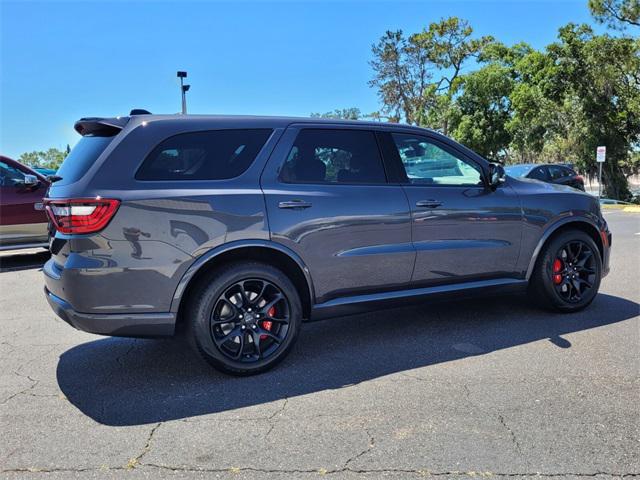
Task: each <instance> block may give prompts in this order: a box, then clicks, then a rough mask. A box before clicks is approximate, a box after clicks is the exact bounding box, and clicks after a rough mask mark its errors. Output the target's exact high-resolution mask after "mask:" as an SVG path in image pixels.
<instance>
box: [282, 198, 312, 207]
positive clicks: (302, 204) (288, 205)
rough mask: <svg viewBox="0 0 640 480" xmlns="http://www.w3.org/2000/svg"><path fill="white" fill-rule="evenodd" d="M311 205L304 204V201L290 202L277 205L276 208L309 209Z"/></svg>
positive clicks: (308, 203)
mask: <svg viewBox="0 0 640 480" xmlns="http://www.w3.org/2000/svg"><path fill="white" fill-rule="evenodd" d="M311 205H312V203H311V202H305V201H304V200H290V201H288V202H280V203H278V208H309V207H311Z"/></svg>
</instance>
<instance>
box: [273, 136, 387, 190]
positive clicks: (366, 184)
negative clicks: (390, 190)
mask: <svg viewBox="0 0 640 480" xmlns="http://www.w3.org/2000/svg"><path fill="white" fill-rule="evenodd" d="M289 128H291V129H292V130H294V131H295V137H294V138H293V141H292V143H291V145H290V147H289V149H288V150H287V155H285V157H284V159H283V160H282V161H281V162H280V164H279V166H278V176H277V181H278V183H280V184H282V185H314V186H321V187H326V186H331V187H336V186H337V187H388V186H389V185H395V184H394V183H392V182H390V180H389V172H388V170H387V165H386V162H385V157H384V155H383V152H382V148H381V146H380V141H379V139H378V133H379V130H377V129H375V128H371V127H369V126H353V127H352V126H351V125H342V124H327V125H324V124H310V125H306V124H298V125H294V126H290V127H289ZM303 130H334V131H338V132H341V131H345V130H346V131H360V132H363V131H364V132H369V133H372V134H373V137H374V140H375V142H376V148H377V149H378V156H379V158H380V162H381V164H382V171H383V173H384V177H385V181H384V182H376V183H370V182H354V183H352V182H287V181H285V180H283V179H282V167H283V166H284V164H285V163H286V161H287V159H288V158H289V154H290V153H291V149H292V148H293V146H294V145H295V142H296V140H297V138H298V135H299V134H300V132H302V131H303Z"/></svg>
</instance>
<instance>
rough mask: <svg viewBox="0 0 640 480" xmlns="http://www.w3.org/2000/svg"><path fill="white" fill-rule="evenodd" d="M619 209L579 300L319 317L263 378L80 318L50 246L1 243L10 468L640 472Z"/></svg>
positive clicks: (632, 220)
mask: <svg viewBox="0 0 640 480" xmlns="http://www.w3.org/2000/svg"><path fill="white" fill-rule="evenodd" d="M606 216H607V220H608V222H609V224H610V227H611V229H612V231H613V235H614V236H613V253H612V265H611V267H612V268H611V274H610V275H609V276H608V277H606V278H605V279H604V281H603V283H602V287H601V293H600V294H599V295H598V297H597V298H596V300H595V301H594V303H593V304H592V306H591V307H590V308H588V309H587V310H585V311H583V312H581V313H576V314H571V315H561V314H554V313H549V312H547V311H544V310H540V309H538V308H537V307H536V306H535V305H532V304H531V303H530V302H529V301H528V299H527V298H526V297H524V296H517V297H494V298H487V299H479V300H471V301H458V302H452V303H448V304H438V305H423V306H419V307H405V308H400V309H395V310H387V311H380V312H376V313H371V314H365V315H357V316H352V317H344V318H338V319H333V320H327V321H323V322H317V323H312V324H306V325H304V328H303V330H302V334H301V337H300V340H299V342H298V344H297V346H296V348H295V349H294V351H293V352H292V354H291V355H290V356H289V357H288V358H287V359H286V360H285V362H283V363H282V364H281V365H280V366H279V367H277V368H276V369H275V370H273V371H271V372H269V373H266V374H263V375H260V376H257V377H249V378H233V377H228V376H224V375H222V374H220V373H217V372H216V371H214V370H212V369H211V368H210V367H208V366H207V365H205V364H203V363H202V362H201V361H200V360H199V359H198V358H197V357H195V356H194V354H192V353H191V352H190V351H189V350H188V349H187V348H186V346H185V345H184V344H183V343H182V342H180V341H177V340H173V339H169V340H140V339H138V340H136V339H123V338H105V337H99V336H95V335H90V334H87V333H82V332H78V331H76V330H74V329H72V328H71V327H69V326H68V325H66V324H65V323H64V322H62V321H61V320H59V319H57V318H56V317H55V316H54V314H53V313H52V312H51V310H50V309H49V307H48V306H47V304H46V301H45V299H44V296H43V293H42V273H41V271H40V265H41V264H42V261H43V260H44V259H45V258H46V254H45V253H35V254H33V253H31V254H28V255H21V256H20V257H15V256H7V255H6V254H3V255H2V256H1V257H0V269H1V270H2V272H1V273H0V291H1V292H2V297H1V299H2V300H1V303H0V340H1V341H0V365H1V367H0V379H1V381H0V435H1V436H0V477H2V478H55V479H58V478H65V479H66V478H165V477H166V478H233V479H244V478H251V479H253V478H269V479H271V478H273V479H280V478H303V479H307V478H314V479H315V478H318V477H322V476H327V477H330V478H346V479H351V478H353V479H356V478H358V479H359V478H366V479H370V478H371V479H374V478H421V477H428V476H438V477H448V478H449V477H450V478H471V477H502V476H510V477H511V476H513V477H520V476H521V477H531V476H545V477H546V476H548V477H555V476H561V477H595V478H613V477H618V478H620V477H629V478H630V477H633V476H635V477H640V453H639V452H640V407H639V405H640V328H639V326H640V324H639V319H640V307H639V305H638V302H639V301H640V276H639V271H640V215H638V214H633V213H626V212H621V211H611V212H607V213H606ZM34 255H35V256H34Z"/></svg>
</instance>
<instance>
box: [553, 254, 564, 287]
mask: <svg viewBox="0 0 640 480" xmlns="http://www.w3.org/2000/svg"><path fill="white" fill-rule="evenodd" d="M560 270H562V260H560V259H559V258H556V259H555V260H554V261H553V283H555V284H556V285H560V284H561V283H562V275H560Z"/></svg>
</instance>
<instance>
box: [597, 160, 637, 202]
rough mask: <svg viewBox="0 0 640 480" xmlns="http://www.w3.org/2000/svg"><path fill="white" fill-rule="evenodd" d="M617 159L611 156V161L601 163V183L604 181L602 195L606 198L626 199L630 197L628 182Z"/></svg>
mask: <svg viewBox="0 0 640 480" xmlns="http://www.w3.org/2000/svg"><path fill="white" fill-rule="evenodd" d="M617 160H618V159H614V158H612V159H611V162H606V163H605V164H604V165H603V167H604V168H603V169H602V183H604V185H603V187H604V188H603V191H604V196H605V197H606V198H614V199H616V200H623V201H628V200H630V199H631V192H630V191H629V184H628V182H627V177H625V175H624V173H623V172H622V169H621V168H620V166H619V165H618V161H617Z"/></svg>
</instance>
